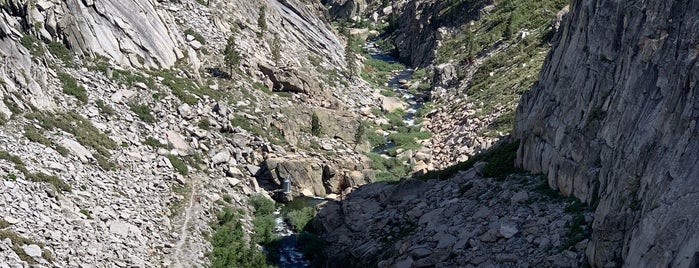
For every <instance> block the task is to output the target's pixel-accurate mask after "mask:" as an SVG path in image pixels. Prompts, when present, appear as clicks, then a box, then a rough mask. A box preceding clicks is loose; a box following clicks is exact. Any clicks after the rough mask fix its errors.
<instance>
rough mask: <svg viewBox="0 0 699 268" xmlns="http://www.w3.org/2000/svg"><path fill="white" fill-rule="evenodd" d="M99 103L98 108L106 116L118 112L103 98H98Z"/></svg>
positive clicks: (97, 102)
mask: <svg viewBox="0 0 699 268" xmlns="http://www.w3.org/2000/svg"><path fill="white" fill-rule="evenodd" d="M95 104H97V108H98V109H99V110H100V113H101V114H103V115H106V116H112V115H115V114H116V111H114V109H113V108H112V107H110V106H109V105H107V104H106V103H104V101H102V100H97V101H96V102H95Z"/></svg>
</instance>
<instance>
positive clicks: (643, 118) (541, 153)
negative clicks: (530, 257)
mask: <svg viewBox="0 0 699 268" xmlns="http://www.w3.org/2000/svg"><path fill="white" fill-rule="evenodd" d="M698 26H699V2H697V1H690V0H684V1H682V0H677V1H595V0H574V1H572V3H571V6H570V14H569V15H567V18H565V19H564V22H563V25H562V26H561V29H560V30H559V32H558V35H557V37H556V40H555V41H554V47H553V49H552V51H551V52H550V53H549V55H548V58H547V60H546V63H545V64H544V66H543V68H542V71H541V74H540V80H539V82H538V84H537V85H535V86H534V87H533V88H532V89H531V90H529V91H528V92H526V93H525V94H524V95H523V96H522V99H521V101H520V105H519V107H518V110H517V115H516V123H515V124H516V125H515V137H516V138H517V139H520V140H521V146H520V148H519V151H518V157H517V164H518V165H519V166H521V167H523V168H525V169H528V170H530V171H532V172H535V173H544V174H547V176H548V182H549V185H550V186H551V187H553V188H555V189H558V190H560V191H561V192H562V193H563V194H565V195H574V196H576V197H578V198H580V199H581V200H583V201H586V202H588V203H590V204H592V205H593V206H596V212H595V221H594V223H593V234H592V237H591V240H590V243H589V244H588V248H587V255H588V260H589V261H590V263H591V264H592V265H593V266H607V265H615V266H617V265H624V266H627V267H696V265H697V259H699V252H698V251H699V249H698V248H697V245H699V223H698V222H697V221H698V219H697V217H696V215H697V213H699V207H697V200H699V184H697V180H698V179H699V168H697V165H696V163H697V162H699V136H698V135H699V127H698V126H697V118H698V117H699V101H697V99H696V98H697V97H699V92H698V90H699V86H697V79H698V78H699V65H697V57H698V56H699V55H698V54H699V32H697V31H696V29H697V27H698Z"/></svg>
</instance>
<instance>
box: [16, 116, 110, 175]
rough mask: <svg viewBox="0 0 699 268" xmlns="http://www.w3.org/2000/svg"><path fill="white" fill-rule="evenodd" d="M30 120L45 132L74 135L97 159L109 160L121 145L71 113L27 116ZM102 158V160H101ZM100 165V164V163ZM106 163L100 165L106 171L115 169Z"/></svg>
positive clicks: (88, 121) (84, 119)
mask: <svg viewBox="0 0 699 268" xmlns="http://www.w3.org/2000/svg"><path fill="white" fill-rule="evenodd" d="M26 118H27V119H29V120H35V121H36V122H37V123H38V124H39V125H40V126H41V127H42V128H44V129H45V130H49V131H51V130H53V129H55V128H58V129H61V130H63V131H65V132H67V133H70V134H73V136H75V139H76V140H77V141H78V142H79V143H80V144H82V145H83V146H86V147H89V148H92V149H93V150H95V151H96V152H97V154H99V155H94V154H93V156H95V159H100V160H103V159H108V158H109V157H110V156H111V153H110V150H114V149H117V148H118V147H119V145H118V144H117V143H116V142H114V141H113V140H111V139H110V138H109V137H108V136H107V135H105V134H104V133H102V132H101V131H100V130H99V129H97V128H96V127H95V126H94V125H92V123H91V122H90V120H88V119H86V118H84V117H82V116H81V115H79V114H77V113H75V112H73V111H69V112H62V113H57V114H53V115H49V114H44V113H38V112H37V113H31V114H28V115H26ZM100 157H101V158H100ZM98 164H99V163H98ZM102 164H104V161H103V162H102V163H101V164H100V166H102V167H103V168H105V167H109V168H106V169H111V168H113V165H111V164H110V165H106V166H103V165H102Z"/></svg>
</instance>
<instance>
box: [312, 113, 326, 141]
mask: <svg viewBox="0 0 699 268" xmlns="http://www.w3.org/2000/svg"><path fill="white" fill-rule="evenodd" d="M322 133H323V126H322V125H321V124H320V119H319V118H318V115H317V114H316V113H315V112H314V113H313V114H312V115H311V134H313V136H320V135H321V134H322Z"/></svg>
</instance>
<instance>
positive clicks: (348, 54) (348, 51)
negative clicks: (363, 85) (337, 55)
mask: <svg viewBox="0 0 699 268" xmlns="http://www.w3.org/2000/svg"><path fill="white" fill-rule="evenodd" d="M352 41H353V40H352V37H348V38H347V46H346V47H345V61H347V69H349V78H354V76H356V75H357V74H356V72H357V69H356V68H355V67H354V51H353V50H352V43H353V42H352Z"/></svg>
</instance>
